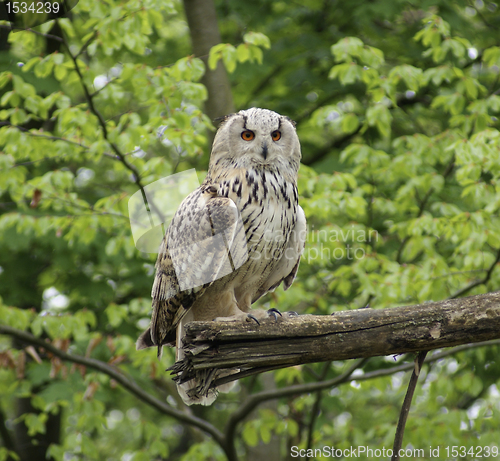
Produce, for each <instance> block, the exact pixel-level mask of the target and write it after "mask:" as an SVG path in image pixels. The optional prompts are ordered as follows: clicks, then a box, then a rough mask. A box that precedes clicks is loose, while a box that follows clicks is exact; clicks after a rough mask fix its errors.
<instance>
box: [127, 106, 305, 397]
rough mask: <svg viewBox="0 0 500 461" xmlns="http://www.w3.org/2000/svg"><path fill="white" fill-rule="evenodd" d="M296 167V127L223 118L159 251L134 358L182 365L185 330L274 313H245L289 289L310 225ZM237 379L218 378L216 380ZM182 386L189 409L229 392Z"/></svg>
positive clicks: (271, 118) (252, 117) (284, 120)
mask: <svg viewBox="0 0 500 461" xmlns="http://www.w3.org/2000/svg"><path fill="white" fill-rule="evenodd" d="M300 158H301V152H300V143H299V139H298V136H297V133H296V131H295V124H294V122H293V121H291V120H290V119H289V118H288V117H285V116H282V115H279V114H277V113H276V112H273V111H270V110H267V109H258V108H251V109H248V110H242V111H240V112H238V113H236V114H231V115H228V116H227V117H225V118H224V120H223V121H222V123H221V125H220V127H219V129H218V131H217V134H216V136H215V139H214V142H213V147H212V153H211V156H210V162H209V167H208V173H207V176H206V178H205V180H204V181H203V183H202V184H201V186H200V187H199V188H198V189H196V190H195V191H194V192H192V193H191V194H189V195H188V196H187V197H186V198H185V199H184V201H183V202H182V203H181V205H180V206H179V208H178V209H177V211H176V213H175V215H174V217H173V219H172V221H171V222H170V225H169V227H168V229H167V231H166V233H165V237H164V239H163V241H162V244H161V246H160V250H159V253H158V259H157V262H156V274H155V279H154V284H153V289H152V307H153V314H152V318H151V325H150V327H149V328H148V329H147V330H146V331H145V332H144V333H143V334H142V335H141V336H140V337H139V339H138V341H137V349H144V348H146V347H152V346H156V347H158V356H160V355H161V350H162V347H163V346H164V345H169V346H175V347H176V360H180V359H182V358H183V351H182V338H183V336H184V325H185V324H186V323H187V322H191V321H197V320H198V321H200V320H201V321H211V320H217V321H254V320H255V321H256V322H257V323H258V322H259V320H260V319H264V318H267V317H269V315H270V313H268V312H266V311H264V310H260V309H252V308H251V305H252V304H253V303H254V302H255V301H257V300H258V299H259V298H260V297H262V296H264V295H265V294H266V293H268V292H269V291H273V290H274V289H275V288H276V287H278V286H279V285H280V284H281V283H283V288H284V289H285V290H287V289H288V288H289V287H290V286H291V284H292V283H293V281H294V279H295V275H296V273H297V269H298V266H299V261H300V256H301V254H302V252H303V249H304V243H305V234H306V218H305V215H304V211H303V210H302V208H301V207H300V206H299V203H298V201H299V197H298V192H297V172H298V169H299V164H300ZM235 371H237V370H223V371H220V372H219V374H218V376H217V377H219V378H220V377H222V376H226V375H227V374H229V373H234V372H235ZM199 384H200V383H197V382H196V380H194V379H192V380H190V381H187V382H184V383H182V384H178V391H179V394H180V395H181V397H182V399H183V400H184V402H185V403H186V404H188V405H191V404H193V403H199V404H203V405H210V404H211V403H212V402H213V401H214V400H215V398H216V396H217V392H218V391H222V392H227V391H228V390H229V389H230V388H231V387H232V386H233V385H234V382H232V383H229V384H225V385H223V386H220V387H219V388H217V389H209V390H206V389H203V390H201V386H200V385H199Z"/></svg>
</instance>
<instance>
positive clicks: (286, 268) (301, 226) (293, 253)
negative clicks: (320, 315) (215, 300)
mask: <svg viewBox="0 0 500 461" xmlns="http://www.w3.org/2000/svg"><path fill="white" fill-rule="evenodd" d="M305 238H306V215H305V213H304V210H303V209H302V207H300V206H297V220H296V222H295V227H294V229H293V231H292V235H291V236H290V240H289V241H288V245H287V246H286V248H285V252H284V253H283V256H282V257H281V259H280V260H279V261H278V265H277V266H276V268H275V270H274V271H273V272H272V273H271V275H270V276H269V277H268V279H267V280H266V281H265V282H264V283H263V284H262V286H261V287H260V288H259V291H257V293H256V294H255V296H254V297H253V299H252V303H254V302H255V301H257V300H258V299H259V298H260V297H262V296H264V295H265V294H266V293H267V292H269V291H274V289H275V288H276V287H278V286H279V285H280V283H281V282H283V289H284V290H288V289H289V288H290V287H291V285H292V283H293V281H294V280H295V276H296V275H297V270H298V269H299V263H300V256H301V255H302V252H303V251H304V246H305V243H306V241H305Z"/></svg>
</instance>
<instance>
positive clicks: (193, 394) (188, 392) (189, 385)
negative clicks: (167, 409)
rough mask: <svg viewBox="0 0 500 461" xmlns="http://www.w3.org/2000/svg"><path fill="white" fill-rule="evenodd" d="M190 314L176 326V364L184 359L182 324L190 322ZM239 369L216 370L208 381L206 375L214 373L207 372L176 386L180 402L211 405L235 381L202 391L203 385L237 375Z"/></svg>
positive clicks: (229, 388) (230, 387)
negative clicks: (214, 374)
mask: <svg viewBox="0 0 500 461" xmlns="http://www.w3.org/2000/svg"><path fill="white" fill-rule="evenodd" d="M191 317H192V313H191V312H188V313H187V314H186V316H185V317H184V318H183V319H182V320H181V321H180V322H179V324H178V325H177V339H176V351H175V360H176V361H177V362H178V361H179V360H182V359H183V358H184V351H183V350H182V338H183V337H184V334H185V333H184V324H185V323H187V322H190V321H191V320H192V318H191ZM239 371H240V370H239V368H231V369H229V370H218V371H216V372H215V373H216V376H215V378H212V379H210V380H208V379H209V377H208V375H209V374H211V373H214V370H207V371H206V376H205V375H203V374H202V375H201V376H200V377H199V378H196V379H190V380H189V381H186V382H184V383H182V384H177V391H178V392H179V395H180V396H181V398H182V400H183V401H184V403H185V404H186V405H193V404H198V405H212V403H214V401H215V399H216V398H217V395H218V394H219V392H224V393H225V392H229V391H230V390H231V389H232V388H233V387H234V385H235V384H236V381H232V382H229V383H226V384H222V385H221V386H218V387H216V388H215V389H204V384H206V383H207V382H212V381H213V380H214V379H218V378H223V377H224V376H228V375H232V374H234V373H238V372H239Z"/></svg>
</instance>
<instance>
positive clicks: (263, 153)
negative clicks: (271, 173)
mask: <svg viewBox="0 0 500 461" xmlns="http://www.w3.org/2000/svg"><path fill="white" fill-rule="evenodd" d="M262 157H264V160H267V144H264V145H263V146H262Z"/></svg>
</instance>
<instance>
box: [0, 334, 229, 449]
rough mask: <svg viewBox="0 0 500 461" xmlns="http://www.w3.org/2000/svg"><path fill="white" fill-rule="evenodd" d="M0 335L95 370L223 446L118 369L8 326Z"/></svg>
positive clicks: (211, 430)
mask: <svg viewBox="0 0 500 461" xmlns="http://www.w3.org/2000/svg"><path fill="white" fill-rule="evenodd" d="M0 334H3V335H8V336H12V337H14V338H17V339H19V340H21V341H23V342H26V343H28V344H32V345H34V346H38V347H41V348H43V349H45V350H46V351H48V352H50V353H52V354H54V355H55V356H56V357H59V358H60V359H62V360H66V361H68V362H72V363H78V364H79V365H84V366H86V367H88V368H92V369H93V370H97V371H99V372H101V373H104V374H106V375H108V376H109V377H111V378H113V379H114V380H115V381H116V382H118V383H119V384H121V385H122V386H123V387H124V388H125V389H126V390H127V391H129V392H130V393H131V394H133V395H135V396H136V397H137V398H138V399H139V400H142V401H143V402H145V403H147V404H148V405H150V406H151V407H153V408H154V409H155V410H156V411H158V412H160V413H163V414H165V415H167V416H171V417H173V418H176V419H178V420H179V421H182V422H184V423H186V424H191V425H192V426H195V427H198V428H200V429H201V430H203V431H205V432H206V433H208V434H210V435H211V436H212V437H213V438H214V439H215V440H216V441H217V443H219V444H220V445H221V446H224V436H223V434H222V433H221V432H220V431H219V430H218V429H217V428H216V427H215V426H213V425H212V424H210V423H208V422H206V421H204V420H203V419H200V418H197V417H195V416H192V415H189V414H186V413H184V412H182V411H180V410H177V409H175V408H172V407H171V406H170V405H168V404H166V403H165V402H162V401H161V400H158V399H157V398H156V397H154V396H152V395H151V394H149V393H147V392H146V391H144V390H143V389H142V388H141V387H140V386H139V385H137V383H136V382H135V381H134V380H133V379H132V378H131V377H129V376H127V375H126V374H125V373H123V371H121V370H119V369H118V368H116V367H114V366H111V365H108V364H107V363H105V362H102V361H101V360H96V359H93V358H87V357H83V356H81V355H76V354H69V353H67V352H64V351H62V350H60V349H58V348H57V347H55V346H53V345H52V344H50V343H49V342H47V341H44V340H43V339H41V338H37V337H36V336H33V335H32V334H31V333H28V332H26V331H22V330H18V329H16V328H12V327H9V326H4V325H0Z"/></svg>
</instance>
